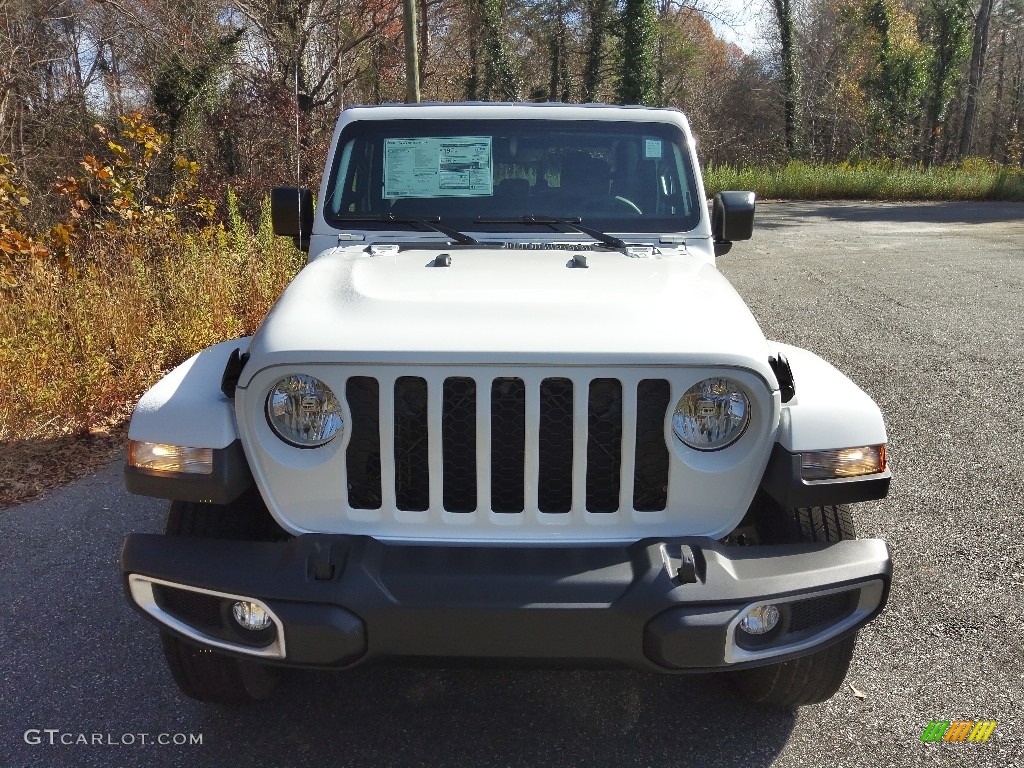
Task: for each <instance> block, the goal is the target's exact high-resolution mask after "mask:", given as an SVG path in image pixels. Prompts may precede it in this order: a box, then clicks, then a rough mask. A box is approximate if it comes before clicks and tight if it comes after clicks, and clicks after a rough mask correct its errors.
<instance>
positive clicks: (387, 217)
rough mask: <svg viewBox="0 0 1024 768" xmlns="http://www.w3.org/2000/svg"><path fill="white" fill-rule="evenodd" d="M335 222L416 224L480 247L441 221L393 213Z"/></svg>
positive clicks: (465, 235)
mask: <svg viewBox="0 0 1024 768" xmlns="http://www.w3.org/2000/svg"><path fill="white" fill-rule="evenodd" d="M334 220H335V221H339V222H340V221H346V222H347V221H392V222H394V223H395V224H418V225H420V226H421V227H426V228H427V229H432V230H434V231H435V232H440V233H441V234H442V235H447V236H448V237H450V238H451V239H452V240H454V241H455V242H457V243H459V244H460V245H480V241H479V240H477V239H476V238H475V237H470V236H469V235H467V234H465V233H464V232H459V230H457V229H451V228H450V227H446V226H444V225H443V224H438V223H437V222H439V221H440V220H441V219H440V218H437V219H417V218H416V217H414V216H395V214H393V213H357V214H355V215H354V216H335V217H334Z"/></svg>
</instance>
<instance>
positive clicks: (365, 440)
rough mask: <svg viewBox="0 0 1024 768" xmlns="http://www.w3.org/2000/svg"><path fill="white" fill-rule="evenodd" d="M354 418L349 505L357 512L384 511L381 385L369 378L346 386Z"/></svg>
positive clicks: (349, 454)
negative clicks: (381, 468) (368, 510)
mask: <svg viewBox="0 0 1024 768" xmlns="http://www.w3.org/2000/svg"><path fill="white" fill-rule="evenodd" d="M345 399H346V400H347V401H348V407H349V411H350V412H351V414H352V437H351V438H350V439H349V443H348V452H347V454H346V459H345V460H346V467H347V470H348V504H349V506H350V507H352V508H353V509H380V505H381V480H380V385H379V384H378V383H377V380H376V379H374V378H370V377H369V376H353V377H352V378H350V379H349V380H348V383H347V384H346V385H345Z"/></svg>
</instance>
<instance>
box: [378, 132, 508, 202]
mask: <svg viewBox="0 0 1024 768" xmlns="http://www.w3.org/2000/svg"><path fill="white" fill-rule="evenodd" d="M492 162H493V161H492V155H491V137H490V136H448V137H430V138H413V139H385V140H384V197H385V198H387V199H388V200H396V199H398V198H402V197H479V196H484V195H493V194H494V182H493V177H494V169H493V166H492Z"/></svg>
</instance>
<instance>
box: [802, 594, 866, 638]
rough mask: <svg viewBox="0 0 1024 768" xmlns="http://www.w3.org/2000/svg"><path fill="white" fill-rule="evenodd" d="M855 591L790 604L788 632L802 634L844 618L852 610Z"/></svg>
mask: <svg viewBox="0 0 1024 768" xmlns="http://www.w3.org/2000/svg"><path fill="white" fill-rule="evenodd" d="M855 595H856V591H855V590H851V591H849V592H837V593H836V594H833V595H822V596H821V597H810V598H807V599H806V600H795V601H793V602H792V603H790V606H789V610H790V612H791V613H790V620H789V631H790V632H803V631H804V630H807V629H815V628H817V627H823V626H825V625H828V624H834V623H835V622H837V621H839V620H840V619H842V618H844V617H845V616H846V615H847V614H848V613H850V611H852V610H853V608H854V605H855V604H854V599H855Z"/></svg>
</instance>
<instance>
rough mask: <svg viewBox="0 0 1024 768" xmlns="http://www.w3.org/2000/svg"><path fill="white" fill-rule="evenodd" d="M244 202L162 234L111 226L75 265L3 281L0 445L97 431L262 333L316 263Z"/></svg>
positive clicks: (55, 265)
mask: <svg viewBox="0 0 1024 768" xmlns="http://www.w3.org/2000/svg"><path fill="white" fill-rule="evenodd" d="M304 259H305V256H304V254H302V253H300V252H299V251H297V250H296V249H295V248H294V247H293V246H292V245H291V243H290V241H287V240H285V239H284V238H278V237H276V236H274V235H273V233H272V231H271V226H270V219H269V212H268V211H267V210H266V209H265V210H264V211H263V215H262V217H261V218H260V220H259V222H258V223H257V224H256V226H255V227H251V226H250V225H249V224H247V223H246V222H244V221H242V220H241V218H240V216H239V215H238V212H237V209H236V207H235V206H234V205H233V201H231V202H230V203H229V216H228V222H227V224H226V225H224V224H210V225H208V226H204V227H201V228H197V229H192V230H184V229H178V228H175V229H169V230H165V231H163V232H161V233H160V234H159V236H154V235H147V234H145V233H144V232H140V231H136V232H135V233H134V234H126V233H118V232H114V233H105V234H104V235H103V236H102V237H94V238H92V239H91V240H90V241H89V242H87V243H85V244H84V247H83V252H82V254H80V255H79V257H78V258H76V260H75V262H74V264H73V265H72V266H70V267H69V266H67V265H62V264H60V263H59V262H58V261H57V260H55V259H38V260H34V261H32V262H31V263H29V264H27V265H26V268H25V269H24V270H22V271H21V272H20V273H19V275H18V280H17V282H16V284H14V285H11V286H9V287H5V288H3V289H0V443H3V442H9V441H15V440H25V439H31V440H40V439H50V438H53V437H55V436H58V435H68V434H80V435H81V434H88V433H90V432H92V431H95V430H97V429H102V428H104V427H105V426H107V425H109V424H110V422H111V421H116V420H117V419H118V418H123V417H124V416H125V415H127V414H128V412H129V411H130V409H131V407H132V406H133V405H134V403H135V401H136V400H137V398H138V397H139V395H140V394H141V393H142V392H143V391H145V390H146V389H147V388H148V387H149V386H151V385H152V384H153V383H154V382H155V381H157V380H158V379H159V378H160V377H161V375H162V374H163V373H164V372H165V371H167V370H168V369H170V368H172V367H173V366H175V365H177V364H178V363H180V362H181V361H182V360H184V359H186V358H187V357H189V356H191V355H192V354H194V353H195V352H196V351H197V350H199V349H202V348H203V347H206V346H208V345H210V344H214V343H216V342H219V341H223V340H225V339H230V338H234V337H237V336H241V335H245V334H248V333H252V332H253V331H254V330H255V329H256V327H257V326H258V325H259V323H260V322H261V321H262V319H263V317H264V316H265V315H266V313H267V311H268V309H269V308H270V306H271V305H272V303H273V302H274V301H275V300H276V299H277V297H278V296H279V295H280V294H281V291H282V290H284V287H285V286H286V285H287V284H288V282H289V281H290V280H291V278H292V277H293V276H294V274H295V273H296V272H297V271H298V269H299V268H300V267H301V266H302V264H303V263H304Z"/></svg>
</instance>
